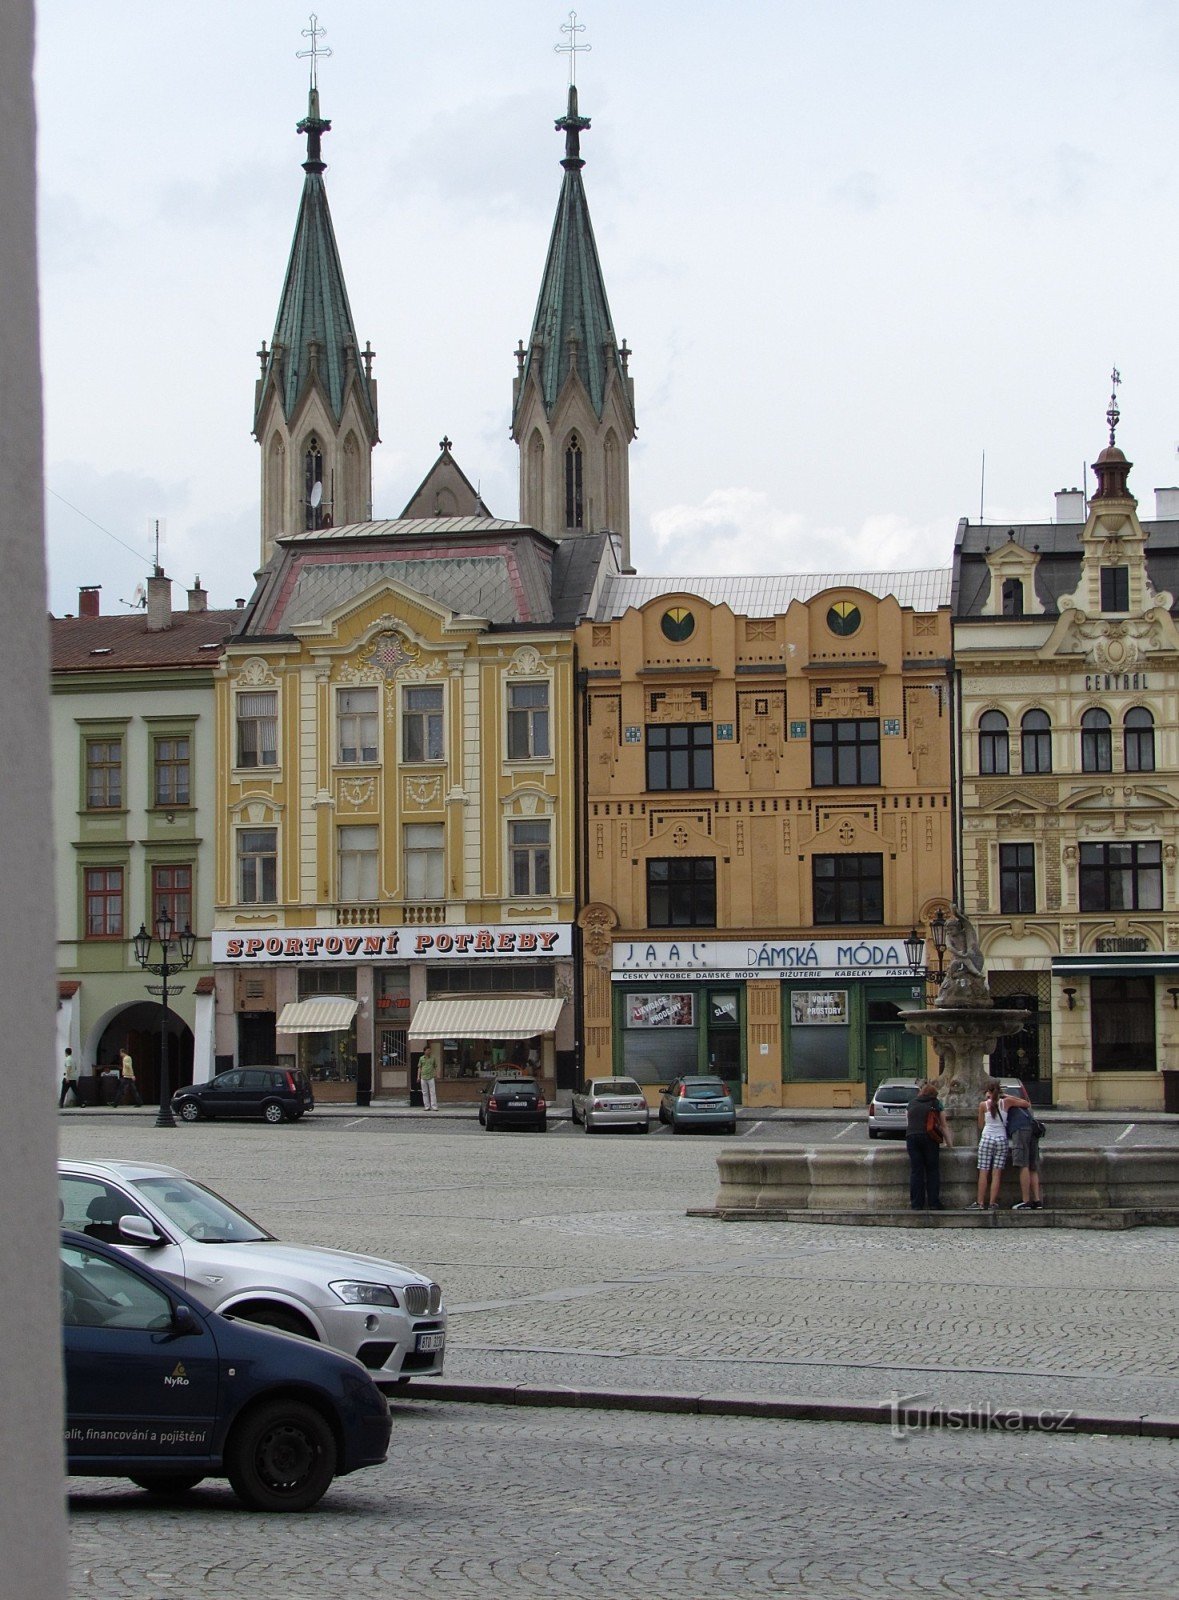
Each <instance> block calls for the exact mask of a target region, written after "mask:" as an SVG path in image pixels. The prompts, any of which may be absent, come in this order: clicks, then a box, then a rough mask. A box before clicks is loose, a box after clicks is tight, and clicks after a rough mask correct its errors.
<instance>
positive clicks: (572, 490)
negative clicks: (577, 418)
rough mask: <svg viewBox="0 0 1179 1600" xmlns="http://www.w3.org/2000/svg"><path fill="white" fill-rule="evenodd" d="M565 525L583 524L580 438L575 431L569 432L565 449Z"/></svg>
mask: <svg viewBox="0 0 1179 1600" xmlns="http://www.w3.org/2000/svg"><path fill="white" fill-rule="evenodd" d="M565 526H566V527H567V528H583V527H584V526H585V510H584V500H583V489H582V457H581V440H580V439H579V438H578V437H577V435H576V434H575V433H574V434H570V436H569V443H568V445H567V447H566V449H565Z"/></svg>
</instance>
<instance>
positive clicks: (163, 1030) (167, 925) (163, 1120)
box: [131, 905, 196, 1128]
mask: <svg viewBox="0 0 1179 1600" xmlns="http://www.w3.org/2000/svg"><path fill="white" fill-rule="evenodd" d="M155 936H156V941H157V943H158V944H159V947H160V959H159V960H158V961H152V960H150V959H149V957H150V956H151V944H152V936H151V934H150V933H148V931H147V928H146V927H145V926H144V924H143V923H142V922H141V923H140V924H139V932H138V933H137V934H136V935H135V937H134V939H132V941H131V945H132V948H133V949H134V951H135V959H136V961H138V962H139V965H140V966H141V967H142V968H143V970H144V971H145V972H154V973H155V974H156V976H157V977H158V978H159V979H160V982H159V983H149V984H148V985H147V992H148V994H158V995H159V997H160V1003H161V1005H162V1006H163V1008H164V1019H163V1022H162V1023H161V1025H160V1110H159V1114H158V1116H157V1117H156V1127H157V1128H174V1127H175V1126H176V1119H175V1117H173V1115H172V1085H171V1081H170V1079H171V1071H170V1065H171V1064H170V1061H169V1058H168V995H169V994H183V992H184V991H183V989H180V988H178V987H177V986H176V985H175V984H173V985H172V986H171V987H170V988H169V985H168V979H169V978H171V977H172V976H173V975H174V974H175V973H177V972H183V971H184V969H185V968H186V967H188V966H191V964H192V958H193V954H194V952H195V950H196V934H195V933H194V932H193V931H192V929H191V928H190V927H189V926H188V924H187V923H185V925H184V932H183V933H181V934H177V933H176V924H175V923H174V922H173V921H172V918H171V915H170V914H169V911H168V907H167V906H166V905H165V906H161V908H160V914H159V916H158V917H157V918H156V930H155ZM173 951H176V952H177V953H176V955H173V954H172V952H173Z"/></svg>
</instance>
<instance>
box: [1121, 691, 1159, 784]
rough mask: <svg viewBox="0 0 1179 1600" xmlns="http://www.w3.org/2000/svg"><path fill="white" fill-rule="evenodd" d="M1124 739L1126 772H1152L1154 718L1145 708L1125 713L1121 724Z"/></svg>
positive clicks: (1137, 708)
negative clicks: (1123, 730)
mask: <svg viewBox="0 0 1179 1600" xmlns="http://www.w3.org/2000/svg"><path fill="white" fill-rule="evenodd" d="M1122 726H1123V728H1124V729H1125V737H1126V771H1127V772H1153V771H1154V718H1153V717H1152V716H1151V714H1150V712H1149V711H1147V709H1146V707H1145V706H1134V707H1133V708H1132V709H1131V710H1129V711H1127V712H1126V720H1125V722H1124V723H1123V724H1122Z"/></svg>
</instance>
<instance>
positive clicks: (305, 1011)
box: [277, 995, 357, 1033]
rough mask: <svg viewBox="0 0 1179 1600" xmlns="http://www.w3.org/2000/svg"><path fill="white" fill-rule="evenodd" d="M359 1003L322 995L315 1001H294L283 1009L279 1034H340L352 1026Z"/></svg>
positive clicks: (278, 1026)
mask: <svg viewBox="0 0 1179 1600" xmlns="http://www.w3.org/2000/svg"><path fill="white" fill-rule="evenodd" d="M356 1011H357V1002H356V1001H355V1000H346V999H345V998H344V996H343V995H320V996H319V997H318V998H317V999H315V1000H292V1001H290V1002H289V1003H288V1004H287V1005H285V1006H283V1008H282V1015H281V1016H280V1017H279V1019H278V1023H277V1028H278V1031H279V1033H340V1032H342V1031H343V1030H344V1029H345V1028H350V1027H351V1026H352V1018H353V1017H354V1016H355V1015H356Z"/></svg>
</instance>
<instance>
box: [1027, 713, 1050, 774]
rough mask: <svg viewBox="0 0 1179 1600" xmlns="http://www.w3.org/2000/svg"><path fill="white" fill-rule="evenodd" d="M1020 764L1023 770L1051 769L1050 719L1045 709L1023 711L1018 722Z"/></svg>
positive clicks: (1039, 770) (1043, 770)
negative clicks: (1021, 718)
mask: <svg viewBox="0 0 1179 1600" xmlns="http://www.w3.org/2000/svg"><path fill="white" fill-rule="evenodd" d="M1019 737H1020V765H1021V766H1022V768H1023V770H1024V771H1025V772H1051V771H1052V721H1051V718H1050V717H1049V715H1048V713H1047V712H1046V711H1025V712H1024V715H1023V720H1022V721H1021V722H1020V724H1019Z"/></svg>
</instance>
